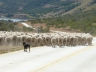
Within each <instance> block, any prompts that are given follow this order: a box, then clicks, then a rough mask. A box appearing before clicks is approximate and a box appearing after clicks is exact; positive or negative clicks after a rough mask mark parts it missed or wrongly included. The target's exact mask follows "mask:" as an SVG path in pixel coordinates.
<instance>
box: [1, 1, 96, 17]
mask: <svg viewBox="0 0 96 72" xmlns="http://www.w3.org/2000/svg"><path fill="white" fill-rule="evenodd" d="M95 4H96V1H95V0H0V16H6V17H15V18H46V17H53V16H60V15H65V14H71V13H74V12H78V11H85V10H90V9H92V8H95Z"/></svg>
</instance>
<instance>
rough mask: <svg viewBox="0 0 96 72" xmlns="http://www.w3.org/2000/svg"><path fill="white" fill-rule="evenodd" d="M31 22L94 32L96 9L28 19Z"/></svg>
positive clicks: (95, 28)
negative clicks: (53, 16)
mask: <svg viewBox="0 0 96 72" xmlns="http://www.w3.org/2000/svg"><path fill="white" fill-rule="evenodd" d="M30 21H31V23H46V25H47V26H49V27H51V26H54V27H56V28H66V27H70V30H75V31H78V30H80V31H81V32H85V33H91V34H96V24H95V23H96V10H95V9H94V10H90V11H86V12H77V13H74V14H69V15H65V16H60V17H55V18H44V19H37V20H30Z"/></svg>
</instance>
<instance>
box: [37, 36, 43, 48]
mask: <svg viewBox="0 0 96 72" xmlns="http://www.w3.org/2000/svg"><path fill="white" fill-rule="evenodd" d="M37 45H38V46H42V45H43V39H42V37H41V36H39V37H37Z"/></svg>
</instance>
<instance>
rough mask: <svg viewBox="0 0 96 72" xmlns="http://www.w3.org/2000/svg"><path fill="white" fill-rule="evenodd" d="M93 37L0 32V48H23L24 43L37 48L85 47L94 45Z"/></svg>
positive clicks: (87, 34)
mask: <svg viewBox="0 0 96 72" xmlns="http://www.w3.org/2000/svg"><path fill="white" fill-rule="evenodd" d="M92 40H93V36H92V35H91V34H90V33H65V32H59V33H25V32H12V31H10V32H8V31H0V46H1V45H6V46H8V45H12V46H22V43H23V42H27V43H29V44H30V45H31V46H32V47H36V46H45V45H46V46H52V47H54V48H55V47H56V46H59V47H63V46H77V45H78V46H85V45H92Z"/></svg>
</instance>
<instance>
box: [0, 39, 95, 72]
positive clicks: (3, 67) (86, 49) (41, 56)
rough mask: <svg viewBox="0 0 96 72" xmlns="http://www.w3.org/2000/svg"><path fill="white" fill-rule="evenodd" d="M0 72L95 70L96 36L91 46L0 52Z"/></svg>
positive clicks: (36, 48)
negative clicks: (0, 53)
mask: <svg viewBox="0 0 96 72" xmlns="http://www.w3.org/2000/svg"><path fill="white" fill-rule="evenodd" d="M0 72H96V38H94V39H93V42H92V46H76V47H67V46H65V47H62V48H59V47H56V48H52V47H50V46H49V47H48V46H41V47H34V48H31V52H24V51H23V50H20V51H16V52H11V53H6V54H2V55H0Z"/></svg>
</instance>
